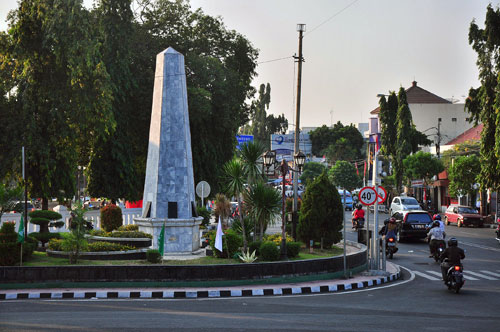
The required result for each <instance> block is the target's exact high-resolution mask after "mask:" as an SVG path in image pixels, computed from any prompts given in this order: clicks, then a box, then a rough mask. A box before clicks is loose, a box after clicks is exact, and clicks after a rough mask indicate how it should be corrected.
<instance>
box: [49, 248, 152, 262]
mask: <svg viewBox="0 0 500 332" xmlns="http://www.w3.org/2000/svg"><path fill="white" fill-rule="evenodd" d="M147 251H148V249H137V250H127V251H97V252H82V253H80V255H79V256H78V259H87V260H127V259H130V260H132V259H146V252H147ZM47 255H48V256H50V257H55V258H67V259H69V252H67V251H54V250H47Z"/></svg>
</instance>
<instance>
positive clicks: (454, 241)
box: [448, 237, 458, 247]
mask: <svg viewBox="0 0 500 332" xmlns="http://www.w3.org/2000/svg"><path fill="white" fill-rule="evenodd" d="M457 245H458V241H457V239H456V238H454V237H452V238H451V239H449V240H448V247H456V246H457Z"/></svg>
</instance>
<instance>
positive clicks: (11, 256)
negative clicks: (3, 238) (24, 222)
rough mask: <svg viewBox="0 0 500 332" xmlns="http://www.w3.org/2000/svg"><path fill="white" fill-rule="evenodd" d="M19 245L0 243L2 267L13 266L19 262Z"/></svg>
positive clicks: (0, 262)
mask: <svg viewBox="0 0 500 332" xmlns="http://www.w3.org/2000/svg"><path fill="white" fill-rule="evenodd" d="M19 251H20V249H19V248H18V244H17V243H16V242H8V243H0V266H13V265H17V264H18V262H19V254H20V253H19Z"/></svg>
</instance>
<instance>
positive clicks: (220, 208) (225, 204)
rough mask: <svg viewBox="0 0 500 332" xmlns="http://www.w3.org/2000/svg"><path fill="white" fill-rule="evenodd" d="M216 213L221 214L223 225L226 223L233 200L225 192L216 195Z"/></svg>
mask: <svg viewBox="0 0 500 332" xmlns="http://www.w3.org/2000/svg"><path fill="white" fill-rule="evenodd" d="M214 213H215V215H216V216H220V218H221V221H222V225H224V223H225V221H226V219H227V218H228V217H229V215H230V214H231V201H229V199H228V198H227V197H226V195H224V194H220V193H219V194H217V195H215V209H214Z"/></svg>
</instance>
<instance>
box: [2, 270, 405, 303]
mask: <svg viewBox="0 0 500 332" xmlns="http://www.w3.org/2000/svg"><path fill="white" fill-rule="evenodd" d="M400 277H401V272H397V273H395V274H392V275H390V276H388V277H381V278H378V279H373V280H369V281H363V282H357V283H348V284H336V285H335V284H332V285H323V286H308V287H286V288H262V289H237V290H209V291H206V290H205V291H156V292H155V291H118V292H117V291H99V292H47V293H38V292H37V293H32V292H30V293H23V292H19V293H0V300H18V299H197V298H218V297H249V296H271V295H299V294H314V293H332V292H342V291H350V290H354V289H361V288H367V287H372V286H378V285H381V284H385V283H388V282H390V281H394V280H397V279H399V278H400Z"/></svg>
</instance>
